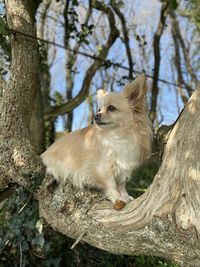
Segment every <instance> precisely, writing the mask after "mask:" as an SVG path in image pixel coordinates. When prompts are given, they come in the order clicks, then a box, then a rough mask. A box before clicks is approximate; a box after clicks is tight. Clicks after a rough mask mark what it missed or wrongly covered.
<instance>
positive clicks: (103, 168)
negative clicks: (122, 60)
mask: <svg viewBox="0 0 200 267" xmlns="http://www.w3.org/2000/svg"><path fill="white" fill-rule="evenodd" d="M146 90H147V87H146V80H145V76H144V75H141V76H139V77H138V78H137V79H136V80H135V81H133V82H132V83H130V84H129V85H127V86H126V87H125V89H124V92H122V93H104V94H98V98H99V108H100V110H99V112H98V113H99V114H100V116H101V119H100V122H101V123H105V124H103V125H98V124H97V123H95V124H94V125H91V126H88V127H86V128H84V129H82V130H78V131H75V132H72V133H70V134H68V135H66V136H64V137H62V138H60V139H59V140H58V141H56V142H55V143H54V144H52V145H51V146H50V147H49V148H48V149H47V151H46V152H44V153H43V154H42V160H43V162H44V164H45V165H46V166H47V172H49V173H51V174H52V175H53V176H54V177H55V179H56V180H57V181H59V182H60V183H62V184H63V185H64V184H65V183H66V182H67V180H68V179H71V180H72V181H73V184H74V185H75V186H78V187H79V188H82V189H83V188H84V186H88V187H97V188H100V189H103V190H104V191H105V193H106V195H107V197H108V198H109V199H110V200H111V201H112V202H113V203H115V201H116V200H122V201H124V202H128V201H129V200H130V199H131V197H130V196H129V195H128V193H127V191H126V182H127V180H128V179H129V178H130V176H131V173H132V172H133V171H134V170H135V169H136V168H137V167H138V166H139V165H140V164H141V163H142V162H143V161H144V160H145V158H147V157H148V156H149V154H150V152H151V139H152V131H151V127H150V123H149V120H148V118H147V115H146V110H145V96H146ZM109 105H113V106H114V107H115V108H116V110H115V111H112V112H111V111H108V110H107V107H108V106H109Z"/></svg>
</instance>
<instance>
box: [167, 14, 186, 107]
mask: <svg viewBox="0 0 200 267" xmlns="http://www.w3.org/2000/svg"><path fill="white" fill-rule="evenodd" d="M170 16H171V14H170ZM173 26H174V23H173V20H172V28H171V31H172V38H173V41H174V50H175V53H174V59H175V67H176V71H177V74H178V84H179V85H180V86H179V87H178V90H179V93H180V96H181V99H182V101H183V103H184V105H185V104H186V103H187V101H188V98H187V96H186V95H185V92H184V90H183V88H182V87H181V85H183V84H185V82H184V79H183V74H182V70H181V56H180V50H179V45H178V41H177V36H176V32H175V30H174V27H173ZM189 92H190V90H189Z"/></svg>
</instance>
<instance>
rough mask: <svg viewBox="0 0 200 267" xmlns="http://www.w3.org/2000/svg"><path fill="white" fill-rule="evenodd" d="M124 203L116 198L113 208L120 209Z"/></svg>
mask: <svg viewBox="0 0 200 267" xmlns="http://www.w3.org/2000/svg"><path fill="white" fill-rule="evenodd" d="M125 205H126V202H125V201H123V200H120V199H117V200H116V201H115V204H114V208H115V209H116V210H121V209H123V207H124V206H125Z"/></svg>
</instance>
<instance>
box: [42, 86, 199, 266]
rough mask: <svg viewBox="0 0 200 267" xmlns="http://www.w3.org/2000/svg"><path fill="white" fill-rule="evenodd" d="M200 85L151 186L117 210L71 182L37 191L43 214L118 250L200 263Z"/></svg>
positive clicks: (61, 227)
mask: <svg viewBox="0 0 200 267" xmlns="http://www.w3.org/2000/svg"><path fill="white" fill-rule="evenodd" d="M199 106H200V88H198V89H197V90H196V91H195V92H194V93H193V95H192V97H191V99H190V100H189V102H188V103H187V105H186V106H185V109H184V110H183V112H182V113H181V115H180V117H179V119H178V121H177V122H176V124H175V126H174V128H173V129H172V131H171V133H170V136H169V139H168V142H167V145H166V148H165V151H164V155H163V161H162V165H161V167H160V169H159V171H158V173H157V175H156V176H155V178H154V181H153V183H152V184H151V185H150V187H149V188H148V189H147V191H146V192H145V193H144V194H143V195H142V196H140V197H139V198H137V199H135V200H133V201H131V202H129V203H128V204H127V205H126V206H125V208H124V209H122V210H121V211H116V210H114V209H113V207H112V204H111V203H110V202H109V201H106V200H105V199H102V195H100V194H99V193H91V192H89V191H87V190H84V191H83V192H81V191H79V190H77V189H76V188H73V187H72V185H71V184H67V185H66V186H65V187H63V186H59V187H57V189H55V191H54V192H53V193H52V192H51V193H50V192H49V190H48V188H47V187H48V183H49V182H48V179H49V177H46V180H45V181H44V183H43V185H42V187H41V188H40V190H39V191H38V193H37V198H38V200H39V207H40V215H41V216H42V217H43V218H44V219H45V221H46V222H48V223H49V224H50V225H51V226H52V227H53V228H54V229H56V230H57V231H59V232H61V233H63V234H65V235H67V236H69V237H72V238H74V239H76V240H80V239H82V241H85V242H87V243H89V244H91V245H92V246H96V247H98V248H101V249H104V250H107V251H109V252H111V253H115V254H126V255H137V254H148V255H149V254H151V255H156V256H161V257H165V258H168V259H171V260H174V261H176V262H178V263H179V264H181V266H191V267H194V266H195V267H198V266H199V261H200V253H199V251H200V242H199V235H200V225H199V221H200V210H199V207H200V193H199V192H200V182H199V174H200V166H199V164H198V163H197V162H198V160H199V158H200V150H199V149H198V148H199V147H200V124H199V116H200V109H199Z"/></svg>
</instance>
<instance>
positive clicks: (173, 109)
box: [47, 0, 193, 131]
mask: <svg viewBox="0 0 200 267" xmlns="http://www.w3.org/2000/svg"><path fill="white" fill-rule="evenodd" d="M85 2H86V1H82V6H81V8H79V9H78V13H79V19H80V21H83V18H84V15H85V12H86V9H85V8H84V7H83V6H84V3H85ZM124 2H125V5H124V8H123V13H124V15H125V17H126V22H127V25H128V27H129V29H130V30H129V35H130V46H131V50H132V55H133V61H134V63H135V65H134V68H135V69H136V70H138V71H142V68H143V67H144V68H145V71H146V73H148V74H150V75H152V74H153V46H152V43H153V35H154V32H155V30H156V28H157V23H158V20H159V16H160V2H159V1H158V0H152V1H148V0H143V1H140V0H135V1H128V0H125V1H124ZM96 14H97V15H98V12H96ZM52 16H55V13H54V12H52ZM59 19H61V20H62V17H60V18H59ZM81 23H82V22H81ZM92 23H94V24H95V25H96V26H97V27H96V29H97V30H96V40H95V42H94V36H95V33H94V34H93V36H92V37H91V38H89V40H90V45H89V46H85V47H82V48H81V50H82V51H84V52H88V53H91V54H94V52H95V51H96V53H97V47H99V46H101V45H102V44H103V43H105V42H106V39H107V36H108V31H107V29H108V27H107V26H108V24H107V19H106V18H105V17H101V18H97V17H94V18H93V21H92ZM97 24H98V25H97ZM117 24H118V27H119V28H120V27H121V26H120V24H119V23H118V22H117ZM181 30H182V33H183V35H184V36H186V37H187V38H188V40H189V38H191V34H192V28H191V30H190V31H188V25H187V21H186V20H185V19H182V18H181ZM170 31H171V29H170V23H169V21H167V27H165V30H164V34H163V36H162V39H161V63H160V78H162V79H165V80H167V81H171V82H176V74H173V69H172V66H173V62H172V60H173V59H172V57H173V53H174V48H173V44H172V38H171V33H170ZM136 34H138V35H140V36H142V35H144V36H145V39H146V41H147V45H146V47H145V51H146V54H147V55H148V62H147V63H145V64H144V66H143V64H142V60H141V49H140V48H139V45H138V42H137V41H136V40H135V35H136ZM47 38H51V32H50V33H49V34H48V35H47ZM56 42H57V43H61V44H62V43H63V28H62V27H61V26H58V25H57V31H56ZM72 47H73V43H72ZM54 49H55V48H54ZM91 49H92V50H91ZM190 50H191V51H192V50H193V47H192V45H191V46H190ZM65 53H66V52H65V50H63V49H61V48H56V58H55V60H54V64H53V65H52V67H51V77H52V79H51V88H52V94H53V92H54V91H55V90H58V91H59V92H61V93H62V94H63V96H65V91H66V81H65V65H66V55H65ZM108 58H109V59H110V60H112V61H113V62H118V63H120V62H123V65H125V66H128V64H127V60H126V53H125V47H124V45H123V44H122V42H121V40H120V39H118V40H117V41H116V43H115V44H114V46H113V47H112V48H111V50H110V53H109V55H108ZM91 62H92V61H91V60H90V59H89V60H88V59H87V58H85V57H83V56H79V58H78V62H77V69H78V72H79V73H78V74H77V76H76V78H75V83H74V84H75V86H74V91H73V95H74V96H75V95H76V94H77V93H78V92H79V90H80V88H81V84H82V81H83V78H84V75H85V72H86V70H87V68H88V67H89V66H90V64H91ZM183 69H184V66H183ZM108 72H109V73H110V75H113V72H116V71H115V70H113V68H110V70H108ZM102 73H103V75H105V73H104V71H102ZM115 75H116V80H119V79H120V78H121V77H122V76H124V75H128V73H127V71H124V70H118V71H117V72H116V73H115ZM174 79H175V80H174ZM151 82H152V81H151V79H148V84H149V88H151ZM101 85H102V80H101V78H100V74H99V72H97V74H96V75H95V77H94V78H93V84H92V85H91V92H93V93H94V92H95V91H96V89H97V88H98V87H101ZM109 87H110V86H109V85H108V87H107V88H105V89H107V90H108V91H109V90H110V88H109ZM114 88H115V90H116V91H120V90H122V87H121V86H119V85H118V84H117V82H115V84H114ZM159 88H160V93H159V98H158V99H159V107H158V108H159V111H160V115H159V120H160V119H161V117H162V118H163V119H162V124H171V123H173V122H174V120H175V119H176V117H177V116H178V113H179V111H180V110H181V109H182V107H183V104H182V101H181V99H180V97H179V95H178V94H177V88H175V87H173V86H169V85H166V84H163V83H161V82H160V83H159ZM87 114H88V105H87V103H85V102H84V103H82V104H81V105H80V106H79V107H77V108H76V109H75V110H74V122H73V130H76V129H78V128H82V127H84V126H86V124H87ZM56 129H57V130H58V131H61V130H63V120H62V118H60V117H59V118H58V120H57V123H56Z"/></svg>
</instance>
